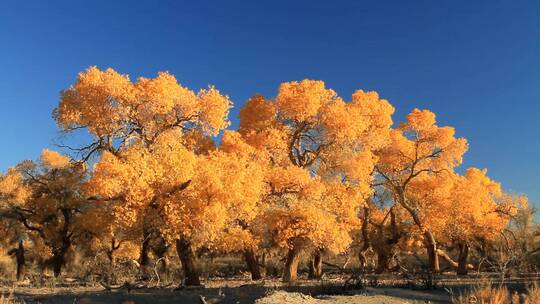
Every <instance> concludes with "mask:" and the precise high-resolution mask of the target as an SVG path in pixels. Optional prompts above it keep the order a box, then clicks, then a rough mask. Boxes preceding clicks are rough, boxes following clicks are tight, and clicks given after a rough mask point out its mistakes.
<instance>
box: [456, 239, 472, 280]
mask: <svg viewBox="0 0 540 304" xmlns="http://www.w3.org/2000/svg"><path fill="white" fill-rule="evenodd" d="M468 258H469V244H467V242H463V243H460V244H459V258H458V268H457V272H456V273H457V275H466V274H467V272H468V269H467V268H468V267H467V266H468V265H467V260H468Z"/></svg>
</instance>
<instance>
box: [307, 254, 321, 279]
mask: <svg viewBox="0 0 540 304" xmlns="http://www.w3.org/2000/svg"><path fill="white" fill-rule="evenodd" d="M322 261H323V260H322V255H321V252H320V251H319V250H317V251H316V252H315V253H314V254H313V257H312V258H311V259H310V260H309V275H308V278H309V279H320V278H321V277H322Z"/></svg>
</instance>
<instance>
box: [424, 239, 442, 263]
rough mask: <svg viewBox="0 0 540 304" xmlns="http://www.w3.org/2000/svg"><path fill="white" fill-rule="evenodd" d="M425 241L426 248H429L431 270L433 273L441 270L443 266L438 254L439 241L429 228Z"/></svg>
mask: <svg viewBox="0 0 540 304" xmlns="http://www.w3.org/2000/svg"><path fill="white" fill-rule="evenodd" d="M424 241H425V244H426V249H427V255H428V261H429V270H430V271H431V272H432V273H439V272H441V267H440V264H439V255H438V254H437V242H436V241H435V237H434V236H433V234H432V233H431V232H430V231H429V230H426V231H425V232H424Z"/></svg>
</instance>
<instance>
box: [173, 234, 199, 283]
mask: <svg viewBox="0 0 540 304" xmlns="http://www.w3.org/2000/svg"><path fill="white" fill-rule="evenodd" d="M176 252H177V253H178V257H179V258H180V262H181V263H182V271H183V272H184V285H185V286H198V285H201V281H200V279H199V271H198V270H197V268H196V266H195V253H194V252H193V248H192V247H191V243H190V242H189V241H188V240H186V239H183V238H182V239H179V240H176Z"/></svg>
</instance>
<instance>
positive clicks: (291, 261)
mask: <svg viewBox="0 0 540 304" xmlns="http://www.w3.org/2000/svg"><path fill="white" fill-rule="evenodd" d="M298 262H300V251H299V250H298V249H296V248H292V249H289V253H288V254H287V261H286V262H285V269H284V270H283V282H294V281H296V279H297V278H298Z"/></svg>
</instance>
